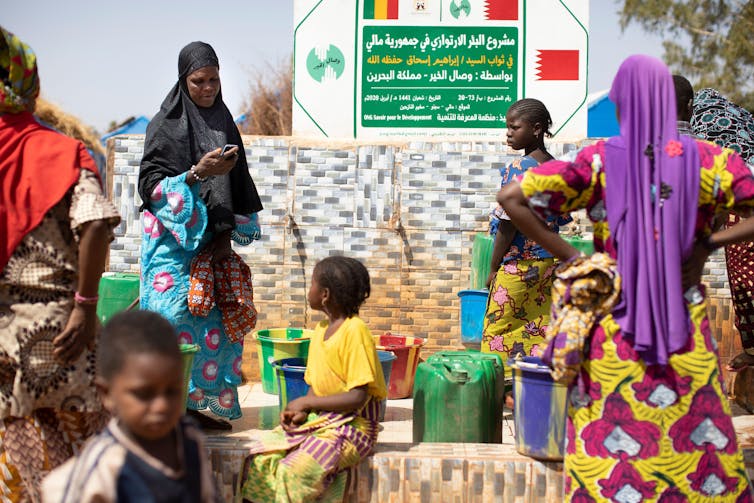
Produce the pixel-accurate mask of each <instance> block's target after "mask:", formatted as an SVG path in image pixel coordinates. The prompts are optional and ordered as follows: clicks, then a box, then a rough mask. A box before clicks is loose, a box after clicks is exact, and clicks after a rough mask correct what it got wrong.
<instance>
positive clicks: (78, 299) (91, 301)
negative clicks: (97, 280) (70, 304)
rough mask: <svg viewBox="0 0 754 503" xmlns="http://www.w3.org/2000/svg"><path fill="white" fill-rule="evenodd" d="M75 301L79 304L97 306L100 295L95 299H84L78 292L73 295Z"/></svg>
mask: <svg viewBox="0 0 754 503" xmlns="http://www.w3.org/2000/svg"><path fill="white" fill-rule="evenodd" d="M73 300H75V301H76V303H77V304H96V303H97V301H98V300H99V295H95V296H94V297H84V296H83V295H81V294H80V293H79V292H76V293H74V294H73Z"/></svg>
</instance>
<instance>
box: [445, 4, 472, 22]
mask: <svg viewBox="0 0 754 503" xmlns="http://www.w3.org/2000/svg"><path fill="white" fill-rule="evenodd" d="M470 13H471V4H470V3H469V0H452V1H451V2H450V15H451V16H453V17H454V18H456V19H458V18H459V17H469V14H470Z"/></svg>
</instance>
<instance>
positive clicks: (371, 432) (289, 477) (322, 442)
mask: <svg viewBox="0 0 754 503" xmlns="http://www.w3.org/2000/svg"><path fill="white" fill-rule="evenodd" d="M379 407H380V401H379V400H375V399H374V398H372V399H370V400H369V401H368V402H367V404H366V405H365V406H364V409H363V410H362V412H361V415H357V414H355V413H350V414H339V413H335V412H323V413H320V414H317V413H314V412H312V413H310V414H309V419H308V420H307V422H306V423H304V424H302V425H301V426H300V427H299V428H298V429H297V430H296V431H295V432H292V433H286V432H285V431H283V429H282V428H281V427H277V428H275V429H274V430H272V431H269V432H265V433H262V436H261V438H260V439H259V440H257V441H255V442H254V445H252V447H251V449H250V454H251V456H250V457H248V458H247V459H246V461H245V462H244V466H243V467H242V469H241V480H240V483H241V490H240V491H239V493H240V495H241V496H242V497H243V498H244V499H246V500H250V501H254V502H255V503H266V502H270V503H271V502H277V501H288V502H305V501H315V500H316V501H327V502H330V501H332V502H335V501H337V502H340V501H344V497H345V495H346V492H347V489H348V485H349V475H350V476H353V473H351V472H352V470H351V469H352V468H354V467H356V466H357V465H358V464H359V462H361V460H362V459H364V458H365V457H366V456H368V455H369V453H370V452H371V451H372V447H373V446H374V443H375V442H376V441H377V432H378V428H379V426H378V422H377V417H378V415H379Z"/></svg>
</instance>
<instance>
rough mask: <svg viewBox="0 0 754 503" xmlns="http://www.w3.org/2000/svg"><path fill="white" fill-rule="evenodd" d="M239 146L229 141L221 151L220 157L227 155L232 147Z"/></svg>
mask: <svg viewBox="0 0 754 503" xmlns="http://www.w3.org/2000/svg"><path fill="white" fill-rule="evenodd" d="M237 146H238V145H233V144H232V143H228V144H227V145H225V146H224V147H223V150H222V152H220V157H225V154H227V153H228V151H229V150H230V149H232V148H233V147H237Z"/></svg>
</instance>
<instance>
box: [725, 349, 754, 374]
mask: <svg viewBox="0 0 754 503" xmlns="http://www.w3.org/2000/svg"><path fill="white" fill-rule="evenodd" d="M748 367H754V355H750V354H748V353H740V354H738V355H736V356H735V358H733V359H732V360H731V361H729V362H728V365H726V366H725V369H726V370H727V371H728V372H740V371H741V370H743V369H745V368H748Z"/></svg>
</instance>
